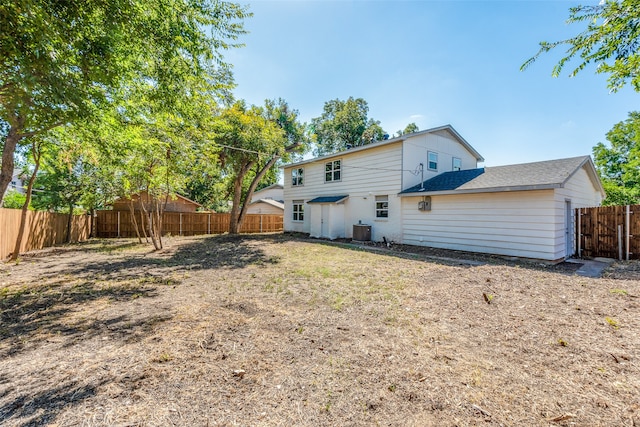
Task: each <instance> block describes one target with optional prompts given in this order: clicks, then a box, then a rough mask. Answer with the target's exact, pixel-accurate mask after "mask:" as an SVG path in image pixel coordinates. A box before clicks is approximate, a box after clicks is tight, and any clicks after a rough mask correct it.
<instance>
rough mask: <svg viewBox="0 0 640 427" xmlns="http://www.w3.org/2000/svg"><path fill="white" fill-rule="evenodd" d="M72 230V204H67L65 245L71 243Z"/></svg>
mask: <svg viewBox="0 0 640 427" xmlns="http://www.w3.org/2000/svg"><path fill="white" fill-rule="evenodd" d="M72 228H73V203H69V217H68V218H67V243H71V237H72V236H71V231H72V230H71V229H72Z"/></svg>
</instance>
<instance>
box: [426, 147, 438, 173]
mask: <svg viewBox="0 0 640 427" xmlns="http://www.w3.org/2000/svg"><path fill="white" fill-rule="evenodd" d="M428 160H429V162H428V168H429V170H430V171H437V170H438V153H434V152H433V151H429V153H428Z"/></svg>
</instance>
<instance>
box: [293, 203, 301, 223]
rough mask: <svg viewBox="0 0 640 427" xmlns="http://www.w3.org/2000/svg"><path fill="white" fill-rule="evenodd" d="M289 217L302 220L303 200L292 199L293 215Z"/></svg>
mask: <svg viewBox="0 0 640 427" xmlns="http://www.w3.org/2000/svg"><path fill="white" fill-rule="evenodd" d="M291 219H293V220H294V221H298V222H302V221H304V200H294V201H293V217H292V218H291Z"/></svg>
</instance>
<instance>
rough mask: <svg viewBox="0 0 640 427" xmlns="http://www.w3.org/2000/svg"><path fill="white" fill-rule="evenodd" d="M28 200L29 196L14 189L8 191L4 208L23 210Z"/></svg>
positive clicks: (3, 202)
mask: <svg viewBox="0 0 640 427" xmlns="http://www.w3.org/2000/svg"><path fill="white" fill-rule="evenodd" d="M26 200H27V196H26V195H25V194H23V193H20V192H19V191H17V190H14V189H10V190H9V191H7V194H5V195H4V200H3V201H2V207H3V208H7V209H22V207H23V206H24V202H26Z"/></svg>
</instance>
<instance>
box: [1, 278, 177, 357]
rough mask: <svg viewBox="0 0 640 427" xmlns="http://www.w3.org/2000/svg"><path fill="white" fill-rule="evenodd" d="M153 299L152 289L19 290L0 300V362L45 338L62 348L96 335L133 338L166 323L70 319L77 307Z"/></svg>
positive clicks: (86, 286)
mask: <svg viewBox="0 0 640 427" xmlns="http://www.w3.org/2000/svg"><path fill="white" fill-rule="evenodd" d="M156 295H157V289H156V288H155V287H153V286H149V285H148V284H145V285H137V286H136V285H132V284H130V283H125V284H122V285H113V286H108V287H104V286H102V285H97V284H95V283H93V282H90V281H89V282H84V283H81V284H78V285H63V284H59V283H56V284H52V285H45V286H39V287H38V286H34V287H23V288H21V289H18V290H16V291H13V292H11V293H8V294H6V295H3V296H1V297H0V321H1V322H0V356H3V357H6V356H10V355H13V354H16V353H18V352H20V351H22V350H24V349H25V348H26V346H27V345H29V346H40V345H42V344H44V343H46V342H47V339H48V338H51V339H52V340H53V341H54V342H60V343H62V344H63V345H65V346H69V345H73V344H74V343H76V342H78V341H84V340H89V339H91V338H94V337H96V336H98V335H100V336H110V337H113V338H119V339H128V340H129V339H132V337H138V338H139V337H140V336H141V334H143V333H144V332H145V331H148V330H150V329H151V327H152V326H153V325H154V324H156V323H158V322H160V321H164V320H168V319H169V318H170V317H166V316H165V317H158V316H147V317H137V318H136V317H134V315H133V314H117V315H113V316H111V317H108V318H106V319H97V318H89V317H80V318H77V319H74V318H73V317H72V316H71V314H72V313H73V312H74V311H76V310H78V309H79V308H80V307H81V306H82V305H85V304H88V303H90V302H93V301H97V300H100V299H104V301H105V303H109V304H113V303H118V302H127V301H132V300H134V299H137V298H152V297H154V296H156ZM38 336H40V338H38ZM27 343H28V344H27Z"/></svg>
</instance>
